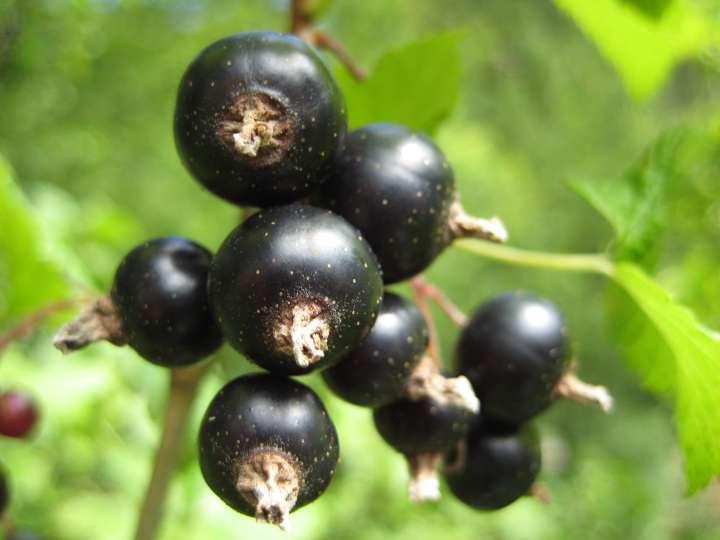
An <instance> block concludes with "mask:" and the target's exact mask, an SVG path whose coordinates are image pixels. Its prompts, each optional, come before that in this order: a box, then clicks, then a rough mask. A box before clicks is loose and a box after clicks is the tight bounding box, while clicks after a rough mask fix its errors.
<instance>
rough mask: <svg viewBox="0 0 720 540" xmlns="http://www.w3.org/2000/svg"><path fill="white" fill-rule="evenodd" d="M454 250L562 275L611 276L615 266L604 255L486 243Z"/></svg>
mask: <svg viewBox="0 0 720 540" xmlns="http://www.w3.org/2000/svg"><path fill="white" fill-rule="evenodd" d="M453 246H455V247H458V248H460V249H462V250H464V251H469V252H470V253H474V254H475V255H480V256H481V257H486V258H488V259H493V260H496V261H501V262H505V263H508V264H514V265H518V266H532V267H535V268H546V269H548V270H559V271H562V272H589V273H593V274H603V275H605V276H610V275H612V273H613V264H612V262H610V260H609V259H608V258H607V257H606V256H605V255H603V254H600V253H593V254H558V253H547V252H543V251H530V250H526V249H520V248H514V247H509V246H503V245H499V244H493V243H491V242H485V241H482V240H473V239H466V240H456V241H455V242H453Z"/></svg>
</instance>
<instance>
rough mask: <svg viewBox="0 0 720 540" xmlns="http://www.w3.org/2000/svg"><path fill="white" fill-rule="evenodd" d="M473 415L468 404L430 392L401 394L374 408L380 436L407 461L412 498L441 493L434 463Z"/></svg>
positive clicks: (431, 497) (461, 434)
mask: <svg viewBox="0 0 720 540" xmlns="http://www.w3.org/2000/svg"><path fill="white" fill-rule="evenodd" d="M474 417H475V413H474V412H473V411H470V410H468V409H467V408H464V407H460V406H458V405H457V404H454V403H449V402H444V403H443V402H440V401H438V400H436V399H434V398H432V397H429V396H425V397H422V398H420V399H416V400H412V399H409V398H402V399H399V400H397V401H393V402H392V403H389V404H387V405H383V406H382V407H379V408H377V409H375V410H374V411H373V419H374V420H375V428H376V429H377V431H378V433H379V434H380V436H381V437H382V438H383V439H384V440H385V442H386V443H388V444H389V445H390V446H391V447H392V448H394V449H395V450H397V451H398V452H400V453H401V454H403V455H404V456H405V457H406V459H407V461H408V466H409V469H410V484H409V494H410V498H411V499H412V500H414V501H422V500H429V499H431V500H435V499H438V498H439V497H440V490H439V483H438V477H437V467H438V465H439V464H440V462H441V461H442V456H443V453H444V452H446V451H447V450H448V449H450V448H451V447H452V446H454V445H455V444H457V442H458V441H460V439H462V437H463V436H464V435H465V433H466V432H467V430H468V429H469V427H470V423H471V422H472V420H473V418H474Z"/></svg>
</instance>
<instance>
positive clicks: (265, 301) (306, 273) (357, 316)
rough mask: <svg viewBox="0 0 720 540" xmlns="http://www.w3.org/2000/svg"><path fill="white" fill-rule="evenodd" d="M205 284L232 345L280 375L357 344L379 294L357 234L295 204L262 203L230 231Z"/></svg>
mask: <svg viewBox="0 0 720 540" xmlns="http://www.w3.org/2000/svg"><path fill="white" fill-rule="evenodd" d="M209 287H210V295H211V301H212V303H213V306H214V309H215V313H216V314H217V317H218V320H219V321H220V324H221V326H222V329H223V333H224V334H225V337H226V338H227V340H228V342H229V343H230V344H231V345H232V346H233V347H235V348H236V349H237V350H238V351H240V352H241V353H243V354H245V355H246V356H247V357H248V358H249V359H250V360H252V361H253V362H255V363H256V364H258V365H259V366H261V367H263V368H265V369H267V370H269V371H272V372H273V373H277V374H282V375H291V374H302V373H308V372H310V371H312V370H314V369H323V368H325V367H327V366H329V365H332V364H333V363H335V362H337V361H338V360H339V359H340V357H341V356H342V355H344V354H345V353H347V352H348V351H349V350H351V349H352V348H354V347H356V346H357V345H358V343H359V342H360V341H361V340H362V339H363V338H364V337H365V335H366V334H367V333H368V332H369V330H370V328H371V327H372V325H373V323H374V322H375V318H376V316H377V312H378V309H379V307H380V302H381V301H382V294H383V285H382V277H381V274H380V268H379V267H378V264H377V260H376V259H375V255H374V254H373V253H372V251H371V249H370V247H369V246H368V244H367V242H365V240H364V239H363V238H362V236H361V235H360V233H358V231H357V230H356V229H355V228H353V227H352V226H351V225H349V224H348V223H347V222H346V221H345V220H344V219H342V218H341V217H340V216H338V215H336V214H333V213H332V212H330V211H328V210H321V209H318V208H314V207H312V206H299V205H290V206H279V207H273V208H268V209H265V210H262V211H260V212H258V213H257V214H255V215H253V216H252V217H250V218H249V219H248V220H246V221H245V222H244V223H243V224H242V225H240V226H239V227H237V228H236V229H235V230H234V231H233V232H232V233H230V235H229V236H228V238H227V239H226V240H225V242H224V243H223V245H222V246H221V247H220V249H219V250H218V252H217V255H216V257H215V259H214V261H213V264H212V269H211V271H210V284H209Z"/></svg>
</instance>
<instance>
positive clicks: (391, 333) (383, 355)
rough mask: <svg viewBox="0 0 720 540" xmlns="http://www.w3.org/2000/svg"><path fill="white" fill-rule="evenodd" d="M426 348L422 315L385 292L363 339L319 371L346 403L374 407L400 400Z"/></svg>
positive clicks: (426, 335) (426, 338)
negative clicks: (374, 318)
mask: <svg viewBox="0 0 720 540" xmlns="http://www.w3.org/2000/svg"><path fill="white" fill-rule="evenodd" d="M427 347H428V329H427V325H426V324H425V319H423V316H422V313H420V310H419V309H418V308H417V307H416V306H415V304H413V303H412V302H410V301H408V300H406V299H405V298H403V297H402V296H398V295H396V294H393V293H389V292H386V293H385V296H384V297H383V301H382V304H381V305H380V313H379V314H378V318H377V320H376V321H375V324H374V325H373V327H372V329H371V330H370V333H369V334H368V335H367V337H366V338H365V339H364V340H363V341H362V343H360V345H358V346H357V347H356V348H354V349H353V350H352V351H350V352H349V353H348V354H346V355H345V356H343V358H342V359H341V360H340V362H338V363H337V364H335V365H334V366H332V367H330V368H328V369H326V370H325V371H323V378H324V379H325V382H326V383H327V385H328V386H329V387H330V389H331V390H332V391H333V392H334V393H335V394H337V395H338V396H340V397H341V398H343V399H344V400H346V401H349V402H350V403H354V404H355V405H361V406H364V407H378V406H380V405H384V404H385V403H389V402H390V401H393V400H395V399H398V398H400V396H401V395H402V393H403V390H404V388H405V384H406V382H407V380H408V378H409V377H410V374H411V373H412V372H413V370H414V369H415V367H416V366H417V365H418V363H419V362H420V358H421V357H422V355H423V354H424V353H425V351H426V350H427Z"/></svg>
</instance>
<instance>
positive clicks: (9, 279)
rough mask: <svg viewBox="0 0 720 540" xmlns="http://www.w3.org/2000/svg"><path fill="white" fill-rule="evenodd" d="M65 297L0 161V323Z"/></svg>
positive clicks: (31, 218)
mask: <svg viewBox="0 0 720 540" xmlns="http://www.w3.org/2000/svg"><path fill="white" fill-rule="evenodd" d="M66 293H67V286H66V284H65V281H64V279H63V277H62V274H61V272H60V269H59V268H58V267H57V266H56V265H55V264H54V263H53V262H52V261H51V260H50V259H49V258H48V256H47V251H46V250H45V249H44V247H43V242H42V238H41V233H40V227H39V226H38V224H37V223H36V221H35V218H34V216H33V212H32V208H31V207H30V206H29V204H28V203H27V201H26V200H25V198H24V197H23V195H22V193H21V192H20V190H19V189H18V187H17V185H16V184H15V182H14V180H13V178H12V173H11V170H10V166H9V165H8V164H7V162H5V161H4V160H2V158H0V323H2V324H5V323H6V322H8V321H9V320H11V319H14V318H16V317H17V316H19V315H22V314H25V313H27V312H29V311H31V310H33V309H34V308H37V307H39V306H41V305H43V304H45V303H47V302H49V301H52V300H57V299H59V298H62V297H63V296H65V295H66Z"/></svg>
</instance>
